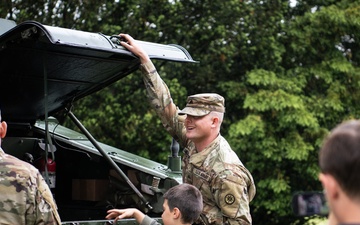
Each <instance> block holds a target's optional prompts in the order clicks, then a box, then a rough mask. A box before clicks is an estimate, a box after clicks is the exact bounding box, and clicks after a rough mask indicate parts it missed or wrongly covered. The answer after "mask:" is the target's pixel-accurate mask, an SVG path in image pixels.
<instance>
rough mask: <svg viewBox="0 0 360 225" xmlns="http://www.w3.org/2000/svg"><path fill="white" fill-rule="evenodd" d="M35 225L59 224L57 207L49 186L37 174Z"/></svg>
mask: <svg viewBox="0 0 360 225" xmlns="http://www.w3.org/2000/svg"><path fill="white" fill-rule="evenodd" d="M35 212H36V213H35V214H36V223H35V224H41V223H44V224H54V225H55V224H57V225H60V224H61V220H60V216H59V214H58V212H57V206H56V204H55V200H54V198H53V196H52V193H51V191H50V189H49V186H48V185H47V184H46V182H45V180H44V178H43V177H42V176H41V174H39V173H38V174H37V191H36V199H35Z"/></svg>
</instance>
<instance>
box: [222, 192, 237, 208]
mask: <svg viewBox="0 0 360 225" xmlns="http://www.w3.org/2000/svg"><path fill="white" fill-rule="evenodd" d="M224 200H225V202H226V204H228V205H232V204H234V202H235V197H234V195H232V194H227V195H225V199H224Z"/></svg>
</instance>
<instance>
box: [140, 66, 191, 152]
mask: <svg viewBox="0 0 360 225" xmlns="http://www.w3.org/2000/svg"><path fill="white" fill-rule="evenodd" d="M141 71H142V73H143V79H144V83H145V87H146V92H147V97H148V99H149V102H150V105H151V106H152V108H154V109H155V111H156V114H157V115H158V116H159V118H160V119H161V122H162V124H163V126H164V127H165V129H166V130H167V131H168V132H169V134H170V135H171V136H172V137H174V138H175V139H176V140H177V141H178V142H179V144H180V145H181V146H185V144H186V143H185V142H186V138H185V127H184V119H185V116H178V111H179V109H178V107H177V106H176V105H175V104H174V103H173V100H172V98H171V94H170V91H169V88H168V86H167V85H166V83H165V82H164V81H163V80H162V79H161V77H160V75H159V74H158V72H157V71H156V68H155V66H154V64H153V63H152V62H151V61H149V62H147V63H145V64H142V65H141Z"/></svg>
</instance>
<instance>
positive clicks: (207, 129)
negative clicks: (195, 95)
mask: <svg viewBox="0 0 360 225" xmlns="http://www.w3.org/2000/svg"><path fill="white" fill-rule="evenodd" d="M212 123H213V121H212V116H211V115H206V116H191V115H187V116H186V119H185V128H186V137H187V138H189V139H190V140H192V141H194V142H201V141H203V140H205V139H206V138H207V137H208V136H209V135H210V133H211V124H212Z"/></svg>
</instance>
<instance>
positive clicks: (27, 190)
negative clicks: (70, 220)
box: [0, 149, 61, 225]
mask: <svg viewBox="0 0 360 225" xmlns="http://www.w3.org/2000/svg"><path fill="white" fill-rule="evenodd" d="M0 193H1V194H0V224H19V225H21V224H44V225H59V224H61V221H60V217H59V214H58V212H57V207H56V204H55V202H54V199H53V197H52V194H51V192H50V189H49V187H48V185H47V184H46V182H45V180H44V179H43V177H42V176H41V174H40V173H39V171H38V170H37V169H36V168H35V167H33V166H32V165H30V164H28V163H26V162H24V161H21V160H19V159H17V158H15V157H13V156H10V155H7V154H5V153H4V152H3V151H2V150H1V149H0Z"/></svg>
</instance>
